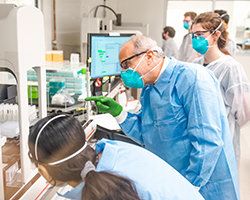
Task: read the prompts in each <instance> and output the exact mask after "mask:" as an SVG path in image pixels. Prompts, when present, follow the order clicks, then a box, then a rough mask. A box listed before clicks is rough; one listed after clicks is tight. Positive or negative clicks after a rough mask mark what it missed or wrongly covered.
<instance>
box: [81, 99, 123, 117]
mask: <svg viewBox="0 0 250 200" xmlns="http://www.w3.org/2000/svg"><path fill="white" fill-rule="evenodd" d="M85 101H96V105H97V108H98V111H99V112H100V113H110V114H111V115H112V116H113V117H116V116H118V115H119V114H120V113H121V112H122V109H123V108H122V106H121V105H119V104H118V103H117V102H116V101H115V100H114V99H112V98H109V97H104V96H93V97H87V98H86V99H85Z"/></svg>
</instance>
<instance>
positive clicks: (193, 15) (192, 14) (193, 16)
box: [184, 11, 197, 20]
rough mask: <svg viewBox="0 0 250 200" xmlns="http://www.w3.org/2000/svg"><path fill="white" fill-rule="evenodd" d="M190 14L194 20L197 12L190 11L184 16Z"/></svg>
mask: <svg viewBox="0 0 250 200" xmlns="http://www.w3.org/2000/svg"><path fill="white" fill-rule="evenodd" d="M188 16H189V17H191V19H192V20H194V18H195V17H196V16H197V14H196V13H195V12H192V11H189V12H186V13H185V14H184V17H188Z"/></svg>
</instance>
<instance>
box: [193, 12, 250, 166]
mask: <svg viewBox="0 0 250 200" xmlns="http://www.w3.org/2000/svg"><path fill="white" fill-rule="evenodd" d="M191 35H192V45H193V48H194V49H195V50H196V51H197V52H198V53H200V54H202V55H203V56H202V57H200V58H197V59H195V60H194V61H193V62H194V63H199V64H201V65H203V66H205V67H207V68H208V69H210V70H211V71H213V72H214V74H215V76H216V78H217V79H218V82H219V84H220V89H221V94H222V97H223V99H224V104H225V107H226V112H227V118H228V121H229V126H230V130H231V134H232V139H233V144H234V150H235V156H236V162H237V167H238V169H239V162H240V128H241V127H242V126H243V125H245V124H247V123H248V122H249V121H250V104H249V102H250V84H249V81H248V80H247V76H246V73H245V71H244V69H243V67H242V66H241V64H240V63H238V62H237V61H236V60H234V59H233V58H232V57H231V56H230V54H229V53H228V51H227V50H226V48H225V47H226V43H227V32H226V30H225V27H224V25H223V20H222V19H221V17H220V15H219V14H217V13H213V12H205V13H202V14H200V15H199V16H197V17H196V18H195V19H194V21H193V24H192V33H191Z"/></svg>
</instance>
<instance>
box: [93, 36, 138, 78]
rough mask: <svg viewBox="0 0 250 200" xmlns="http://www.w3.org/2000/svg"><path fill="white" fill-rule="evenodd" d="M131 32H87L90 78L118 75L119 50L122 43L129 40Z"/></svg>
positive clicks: (119, 68) (119, 71)
mask: <svg viewBox="0 0 250 200" xmlns="http://www.w3.org/2000/svg"><path fill="white" fill-rule="evenodd" d="M132 35H133V34H120V33H89V34H88V59H89V58H91V62H90V76H91V78H100V77H104V76H113V75H119V74H120V73H121V67H120V63H119V52H120V49H121V46H122V44H124V43H126V42H127V41H129V39H130V37H131V36H132Z"/></svg>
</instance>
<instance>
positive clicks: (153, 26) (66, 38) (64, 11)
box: [42, 0, 166, 59]
mask: <svg viewBox="0 0 250 200" xmlns="http://www.w3.org/2000/svg"><path fill="white" fill-rule="evenodd" d="M164 1H166V0H157V1H152V0H126V1H124V0H107V1H106V5H107V6H109V7H111V8H112V9H113V10H114V11H115V12H116V13H121V14H122V22H140V23H144V24H146V23H149V35H150V36H152V37H153V38H155V39H156V41H157V43H158V44H159V45H160V46H161V43H162V39H161V32H162V28H163V25H164V21H165V16H164V13H165V10H164ZM100 4H103V0H70V1H69V0H60V1H56V13H57V15H56V23H57V24H56V25H57V42H58V45H57V46H58V49H63V50H64V58H65V59H69V57H70V53H71V52H80V25H81V18H82V17H86V16H90V17H93V16H94V10H95V9H94V8H95V7H96V6H97V5H100ZM42 6H43V7H42V10H43V13H44V18H45V22H46V23H45V37H46V38H45V39H46V49H47V50H49V49H51V41H52V39H53V22H52V19H53V18H52V1H50V0H43V5H42ZM97 17H103V8H99V9H98V12H97ZM106 18H108V19H112V20H114V19H115V16H114V14H113V13H112V12H111V11H110V10H108V9H106Z"/></svg>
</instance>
